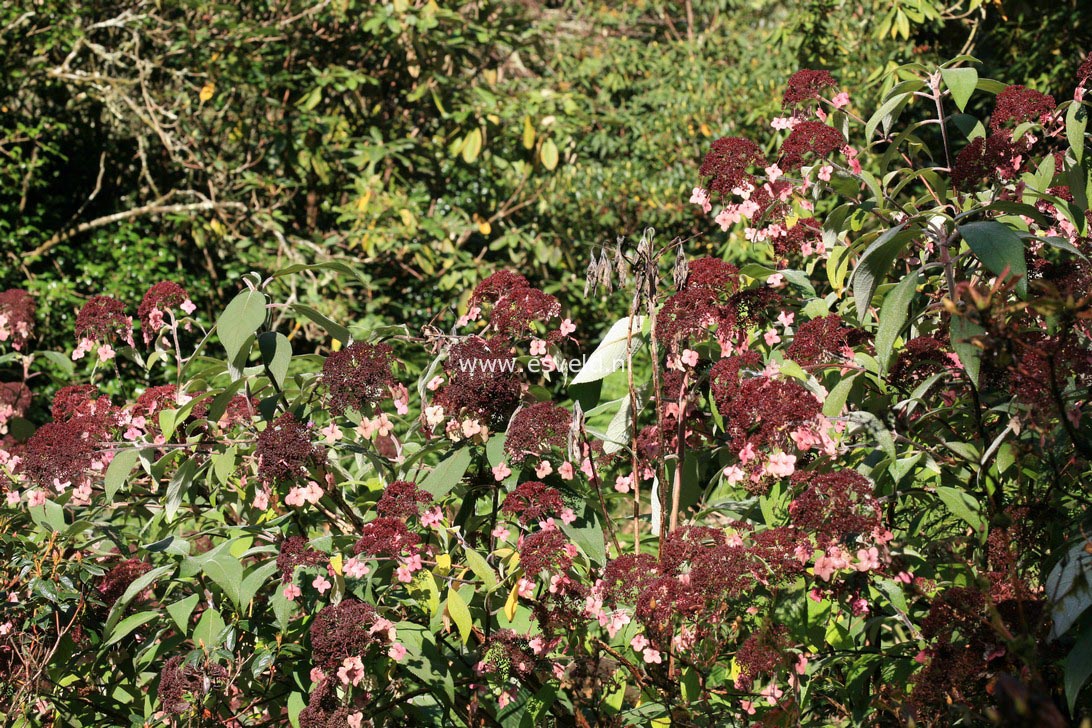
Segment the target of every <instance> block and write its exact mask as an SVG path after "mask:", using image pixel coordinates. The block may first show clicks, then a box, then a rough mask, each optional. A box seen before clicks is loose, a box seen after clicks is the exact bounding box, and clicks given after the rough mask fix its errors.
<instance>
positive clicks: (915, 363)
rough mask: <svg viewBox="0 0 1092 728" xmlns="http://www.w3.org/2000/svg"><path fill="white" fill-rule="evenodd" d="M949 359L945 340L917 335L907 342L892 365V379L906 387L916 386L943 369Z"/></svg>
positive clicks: (898, 384) (900, 385)
mask: <svg viewBox="0 0 1092 728" xmlns="http://www.w3.org/2000/svg"><path fill="white" fill-rule="evenodd" d="M948 361H949V359H948V350H947V346H945V344H944V342H943V341H941V340H940V339H938V338H936V337H933V336H916V337H914V338H913V339H910V340H909V341H907V342H906V346H904V347H903V349H902V351H900V352H899V356H898V358H896V359H895V363H894V364H893V365H892V366H891V381H892V383H894V384H895V385H897V386H899V387H902V388H904V389H910V388H913V387H916V386H917V385H919V384H921V383H922V382H924V381H925V380H926V379H928V378H929V377H931V376H932V375H934V374H936V373H937V372H940V371H943V369H944V367H945V365H946V364H947V363H948Z"/></svg>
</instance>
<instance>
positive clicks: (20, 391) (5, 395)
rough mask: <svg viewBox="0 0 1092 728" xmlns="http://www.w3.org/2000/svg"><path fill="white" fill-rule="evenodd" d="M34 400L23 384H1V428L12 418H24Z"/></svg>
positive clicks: (31, 393) (28, 388)
mask: <svg viewBox="0 0 1092 728" xmlns="http://www.w3.org/2000/svg"><path fill="white" fill-rule="evenodd" d="M33 398H34V393H33V392H31V391H30V387H28V386H27V385H26V384H24V383H23V382H0V426H3V425H4V422H5V421H6V420H7V419H8V418H10V417H22V416H23V414H24V413H25V412H26V411H27V407H29V406H30V402H31V400H32V399H33Z"/></svg>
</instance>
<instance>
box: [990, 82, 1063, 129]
mask: <svg viewBox="0 0 1092 728" xmlns="http://www.w3.org/2000/svg"><path fill="white" fill-rule="evenodd" d="M1055 106H1057V103H1056V102H1055V101H1054V97H1053V96H1051V95H1050V94H1044V93H1040V92H1039V91H1035V90H1033V89H1030V88H1027V87H1026V86H1020V85H1013V86H1009V87H1008V88H1006V89H1005V90H1004V91H1002V92H1001V93H999V94H997V103H996V105H995V106H994V107H993V116H991V117H990V128H991V129H992V130H993V131H999V130H1001V129H1003V128H1006V127H1010V126H1016V125H1018V124H1021V123H1023V122H1025V121H1038V122H1041V123H1045V122H1046V121H1047V119H1049V118H1050V115H1051V114H1052V113H1053V112H1054V107H1055Z"/></svg>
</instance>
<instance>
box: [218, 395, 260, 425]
mask: <svg viewBox="0 0 1092 728" xmlns="http://www.w3.org/2000/svg"><path fill="white" fill-rule="evenodd" d="M257 411H258V401H257V400H256V399H255V398H253V397H247V396H246V395H245V394H237V395H235V396H234V397H232V398H231V401H230V402H228V404H227V407H225V408H224V414H222V415H220V421H219V422H218V423H217V424H218V425H219V426H220V428H221V429H224V430H228V429H231V428H232V427H234V426H235V425H238V424H243V423H249V422H250V421H251V420H252V419H254V414H255V413H256V412H257Z"/></svg>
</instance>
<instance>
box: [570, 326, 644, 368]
mask: <svg viewBox="0 0 1092 728" xmlns="http://www.w3.org/2000/svg"><path fill="white" fill-rule="evenodd" d="M632 321H633V322H632V324H631V323H630V317H629V316H626V317H625V318H622V319H619V320H617V321H615V322H614V324H613V325H612V326H611V327H610V329H609V330H608V331H607V333H606V335H605V336H604V337H603V340H602V341H601V342H599V346H597V347H596V349H595V351H593V352H592V354H591V356H589V357H588V360H587V362H585V364H584V368H583V369H581V370H580V372H579V373H578V374H577V375H576V376H575V377H573V380H572V382H571V384H586V383H588V382H595V381H598V380H600V379H604V378H605V377H607V376H609V375H611V374H613V373H614V372H616V371H618V370H619V369H621V368H623V367H625V365H626V360H627V356H626V352H627V349H626V342H627V341H628V342H629V343H630V345H631V349H630V351H631V352H635V351H637V349H638V347H639V346H640V344H641V341H642V338H641V326H643V325H644V321H645V317H644V316H634V317H633V320H632ZM631 332H632V333H631Z"/></svg>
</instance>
